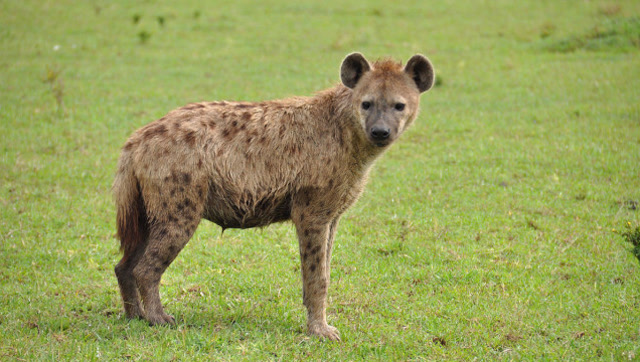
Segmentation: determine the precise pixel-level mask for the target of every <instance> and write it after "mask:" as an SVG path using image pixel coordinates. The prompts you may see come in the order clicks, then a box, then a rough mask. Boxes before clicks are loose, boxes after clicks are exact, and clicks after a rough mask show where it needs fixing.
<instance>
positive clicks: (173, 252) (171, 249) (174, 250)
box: [168, 245, 176, 255]
mask: <svg viewBox="0 0 640 362" xmlns="http://www.w3.org/2000/svg"><path fill="white" fill-rule="evenodd" d="M168 250H169V253H171V255H173V254H175V252H176V247H175V246H173V245H169V248H168Z"/></svg>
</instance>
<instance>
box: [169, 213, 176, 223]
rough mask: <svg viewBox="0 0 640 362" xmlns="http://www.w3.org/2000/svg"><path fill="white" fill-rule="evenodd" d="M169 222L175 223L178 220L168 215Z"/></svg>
mask: <svg viewBox="0 0 640 362" xmlns="http://www.w3.org/2000/svg"><path fill="white" fill-rule="evenodd" d="M169 221H170V222H173V223H175V222H177V221H178V219H176V217H175V216H173V215H169Z"/></svg>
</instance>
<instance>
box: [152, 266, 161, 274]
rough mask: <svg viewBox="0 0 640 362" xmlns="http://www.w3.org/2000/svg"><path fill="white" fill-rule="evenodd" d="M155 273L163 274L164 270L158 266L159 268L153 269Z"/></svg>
mask: <svg viewBox="0 0 640 362" xmlns="http://www.w3.org/2000/svg"><path fill="white" fill-rule="evenodd" d="M153 271H154V272H155V273H162V268H161V267H159V266H157V267H155V268H153Z"/></svg>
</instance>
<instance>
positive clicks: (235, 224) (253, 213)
mask: <svg viewBox="0 0 640 362" xmlns="http://www.w3.org/2000/svg"><path fill="white" fill-rule="evenodd" d="M203 217H204V218H205V219H207V220H209V221H212V222H214V223H216V224H218V225H220V226H221V227H222V228H224V229H228V228H241V229H246V228H252V227H256V226H266V225H269V224H271V223H274V222H279V221H285V220H289V219H290V218H291V196H290V195H273V194H267V195H261V196H255V195H252V194H250V193H244V194H242V195H224V194H222V195H221V194H220V193H219V192H216V191H215V190H210V192H209V197H208V200H207V204H206V206H205V210H204V215H203Z"/></svg>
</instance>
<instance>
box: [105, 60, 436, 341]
mask: <svg viewBox="0 0 640 362" xmlns="http://www.w3.org/2000/svg"><path fill="white" fill-rule="evenodd" d="M341 78H342V82H343V84H341V85H337V86H335V87H333V88H331V89H327V90H325V91H322V92H319V93H318V94H316V95H315V96H314V97H295V98H289V99H285V100H276V101H268V102H261V103H245V102H205V103H193V104H189V105H187V106H184V107H182V108H178V109H176V110H174V111H172V112H170V113H169V114H167V115H166V116H165V117H162V118H161V119H159V120H157V121H155V122H152V123H150V124H148V125H147V126H145V127H142V128H141V129H139V130H138V131H136V132H135V133H134V134H133V135H132V136H131V137H130V138H129V140H128V141H127V142H126V143H125V145H124V147H123V149H122V155H121V157H120V160H119V162H118V171H117V174H116V178H115V181H114V185H113V191H114V195H115V199H116V205H117V227H118V237H119V238H120V240H121V248H122V251H123V254H124V255H123V257H122V259H121V260H120V262H119V263H118V265H117V266H116V268H115V271H116V276H117V277H118V284H119V286H120V292H121V295H122V298H123V301H124V308H125V312H126V315H127V317H129V318H138V317H139V318H145V319H146V320H148V321H149V322H150V323H151V324H164V323H173V322H174V319H173V317H171V316H169V315H167V314H166V313H165V312H164V310H163V307H162V304H161V302H160V295H159V284H160V278H161V276H162V274H163V273H164V271H165V270H166V268H167V267H168V266H169V264H171V262H172V261H173V260H174V259H175V257H176V256H177V255H178V253H179V252H180V250H182V248H183V247H184V246H185V245H186V243H187V242H188V241H189V239H190V238H191V236H192V235H193V232H194V231H195V229H196V227H197V226H198V224H199V222H200V220H201V219H202V218H205V219H208V220H210V221H213V222H215V223H216V224H218V225H220V226H221V227H222V228H223V229H224V228H250V227H255V226H264V225H268V224H270V223H274V222H279V221H285V220H292V221H293V223H294V224H295V226H296V231H297V234H298V239H299V244H300V258H301V262H302V277H303V301H304V305H305V306H306V307H307V311H308V321H307V326H308V332H309V333H310V334H312V335H317V336H320V337H322V338H328V339H332V340H337V339H339V337H338V333H337V330H336V329H335V328H334V327H331V326H329V325H328V324H327V322H326V315H325V308H326V297H327V290H328V287H329V268H330V260H331V248H332V246H333V240H334V236H335V231H336V228H337V225H338V220H339V218H340V215H342V213H343V212H344V211H345V210H346V209H347V208H348V207H349V206H351V205H352V204H353V203H354V202H355V201H356V199H357V198H358V196H359V195H360V193H361V192H362V190H363V187H364V185H365V182H366V179H367V174H368V172H369V169H370V167H371V165H372V163H373V161H374V160H375V159H376V157H377V156H378V155H380V154H381V153H382V152H383V151H384V150H385V149H386V148H387V146H389V145H390V144H391V143H392V142H393V141H394V140H395V139H396V138H397V137H398V136H399V134H401V133H402V132H403V131H404V130H405V129H406V127H408V126H409V124H410V123H411V122H412V121H413V120H414V119H415V117H416V116H417V113H418V106H419V95H420V93H421V92H423V91H425V90H427V89H429V88H430V87H431V86H432V84H433V69H432V67H431V64H430V63H429V62H428V60H427V59H426V58H424V57H422V56H419V55H417V56H414V57H413V58H411V60H410V61H409V62H408V63H407V66H406V67H405V68H404V69H403V68H402V66H401V65H400V64H399V63H396V62H393V61H390V60H384V61H378V62H376V63H374V64H373V65H371V64H369V63H368V62H367V61H366V59H365V58H364V57H363V56H362V55H361V54H359V53H353V54H351V55H349V56H348V57H347V58H345V60H344V62H343V65H342V69H341ZM363 102H368V106H365V105H364V103H363ZM399 104H404V106H399ZM365 107H366V108H367V109H365ZM399 108H403V109H399Z"/></svg>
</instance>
